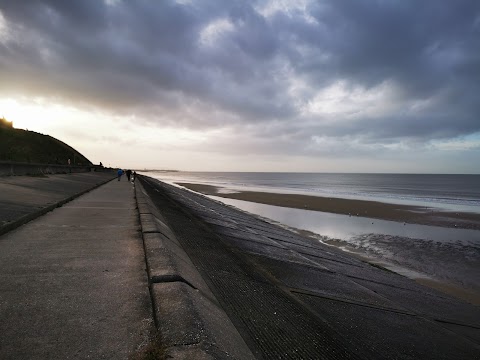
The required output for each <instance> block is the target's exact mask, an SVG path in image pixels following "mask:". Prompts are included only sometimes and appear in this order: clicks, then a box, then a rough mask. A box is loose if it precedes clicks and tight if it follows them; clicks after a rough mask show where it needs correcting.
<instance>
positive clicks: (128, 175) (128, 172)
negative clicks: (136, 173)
mask: <svg viewBox="0 0 480 360" xmlns="http://www.w3.org/2000/svg"><path fill="white" fill-rule="evenodd" d="M130 175H132V170H127V181H130Z"/></svg>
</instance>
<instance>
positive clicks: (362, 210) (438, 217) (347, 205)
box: [178, 183, 480, 230]
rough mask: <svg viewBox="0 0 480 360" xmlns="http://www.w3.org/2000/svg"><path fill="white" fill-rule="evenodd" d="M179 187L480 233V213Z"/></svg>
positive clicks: (266, 202) (267, 202)
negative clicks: (478, 231) (479, 231)
mask: <svg viewBox="0 0 480 360" xmlns="http://www.w3.org/2000/svg"><path fill="white" fill-rule="evenodd" d="M178 185H181V186H184V187H186V188H188V189H191V190H194V191H197V192H200V193H203V194H205V195H213V196H219V197H222V198H227V199H234V200H243V201H248V202H254V203H259V204H267V205H274V206H280V207H286V208H295V209H307V210H313V211H321V212H327V213H335V214H343V215H349V216H352V217H354V216H360V217H366V218H372V219H382V220H391V221H396V222H401V223H414V224H424V225H435V226H442V227H452V228H463V229H475V230H480V213H468V212H447V211H442V210H440V209H434V208H425V207H420V206H411V205H400V204H389V203H382V202H377V201H366V200H354V199H340V198H327V197H319V196H311V195H299V194H278V193H269V192H259V191H240V192H225V191H222V190H223V189H222V188H219V187H216V186H211V185H204V184H192V183H178Z"/></svg>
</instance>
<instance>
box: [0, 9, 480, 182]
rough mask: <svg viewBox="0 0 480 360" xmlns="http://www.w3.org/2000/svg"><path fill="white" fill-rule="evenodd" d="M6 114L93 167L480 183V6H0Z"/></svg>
mask: <svg viewBox="0 0 480 360" xmlns="http://www.w3.org/2000/svg"><path fill="white" fill-rule="evenodd" d="M0 117H5V118H6V119H7V120H10V121H13V123H14V127H17V128H24V129H29V130H33V131H37V132H40V133H44V134H48V135H51V136H53V137H56V138H58V139H60V140H62V141H64V142H66V143H68V144H69V145H71V146H73V147H74V148H76V149H77V150H78V151H80V152H81V153H82V154H83V155H85V156H86V157H87V158H89V159H90V160H91V161H93V162H94V163H99V162H100V161H101V162H102V163H103V164H104V165H108V166H112V167H122V168H136V169H143V168H155V169H176V170H191V171H282V172H283V171H291V172H399V173H405V172H407V173H477V174H478V173H480V1H478V0H454V1H452V0H422V1H417V0H315V1H313V0H312V1H309V0H294V1H289V0H275V1H272V0H258V1H257V0H251V1H248V0H243V1H236V0H229V1H225V0H176V1H174V0H162V1H152V0H150V1H146V0H138V1H121V0H103V1H102V0H82V1H73V0H72V1H67V0H45V1H41V0H22V1H17V0H0Z"/></svg>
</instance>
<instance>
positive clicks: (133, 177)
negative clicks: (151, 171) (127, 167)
mask: <svg viewBox="0 0 480 360" xmlns="http://www.w3.org/2000/svg"><path fill="white" fill-rule="evenodd" d="M136 178H137V172H136V171H135V170H134V171H133V173H132V183H134V182H135V179H136Z"/></svg>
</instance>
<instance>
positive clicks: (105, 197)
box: [0, 176, 154, 359]
mask: <svg viewBox="0 0 480 360" xmlns="http://www.w3.org/2000/svg"><path fill="white" fill-rule="evenodd" d="M12 179H13V178H12ZM72 179H73V178H72V177H68V176H67V182H68V181H72ZM35 180H36V179H32V181H35ZM11 186H12V187H14V186H15V184H13V185H11ZM49 186H50V187H51V190H52V191H54V189H53V188H52V184H50V185H49ZM57 191H58V192H61V189H60V188H57ZM3 198H4V197H3V196H2V199H3ZM151 312H152V305H151V302H150V296H149V292H148V284H147V277H146V273H145V260H144V252H143V245H142V239H141V234H140V232H139V220H138V212H137V210H136V203H135V198H134V189H133V187H132V184H130V183H128V182H127V181H125V180H124V181H120V182H118V181H116V180H114V181H111V182H109V183H107V184H105V185H103V186H101V187H99V188H97V189H95V190H93V191H91V192H89V193H87V194H85V195H83V196H81V197H79V198H77V199H75V200H73V201H71V202H69V203H68V204H66V205H64V206H63V207H61V208H58V209H55V210H54V211H52V212H49V213H48V214H46V215H44V216H42V217H40V218H38V219H36V220H33V221H31V222H29V223H28V224H26V225H23V226H21V227H19V228H17V229H16V230H13V231H11V232H9V233H7V234H5V235H3V236H0V334H1V336H0V359H73V358H77V359H87V358H88V359H127V358H129V356H130V355H131V354H133V353H135V352H136V351H137V349H138V348H139V347H140V346H141V345H142V344H144V343H145V342H147V341H148V335H149V333H150V331H151V330H152V328H153V327H154V325H153V320H152V314H151Z"/></svg>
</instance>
